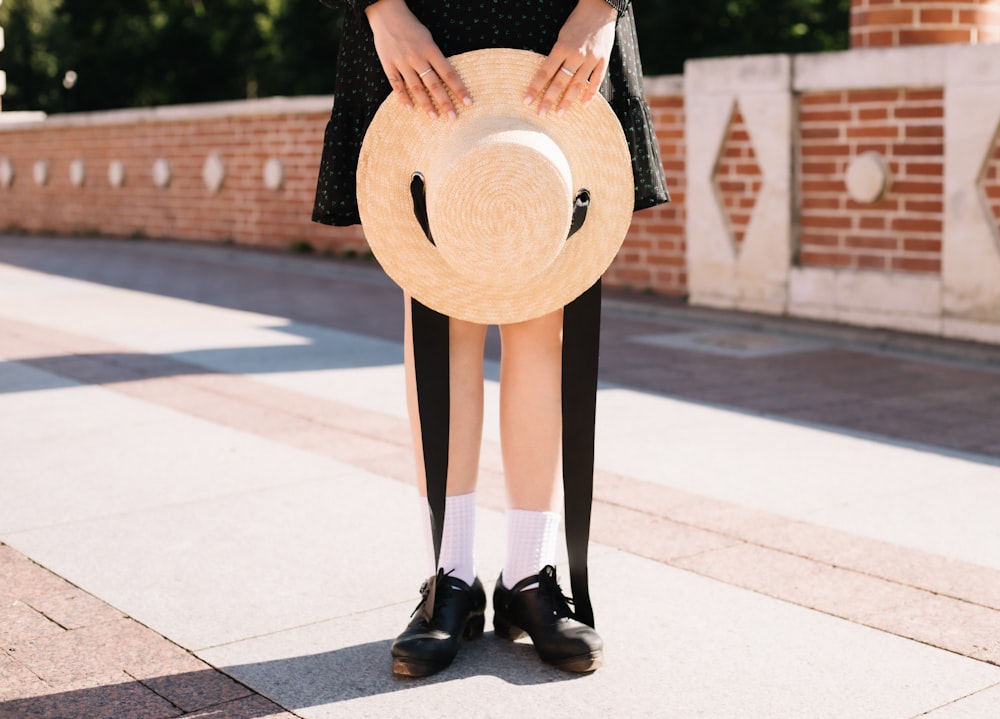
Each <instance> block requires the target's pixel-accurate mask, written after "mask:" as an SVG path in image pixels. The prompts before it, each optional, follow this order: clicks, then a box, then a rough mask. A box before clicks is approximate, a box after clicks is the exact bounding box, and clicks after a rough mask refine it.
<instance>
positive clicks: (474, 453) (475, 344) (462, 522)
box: [404, 297, 486, 584]
mask: <svg viewBox="0 0 1000 719" xmlns="http://www.w3.org/2000/svg"><path fill="white" fill-rule="evenodd" d="M410 308H411V305H410V299H409V297H407V298H406V310H405V314H406V326H405V334H404V366H405V369H406V399H407V408H408V410H409V416H410V431H411V433H412V437H413V448H414V456H415V458H416V468H417V489H418V494H419V505H420V508H419V511H420V514H421V518H422V520H424V521H425V522H426V524H425V530H426V531H425V536H426V537H427V542H428V547H429V549H428V553H429V555H430V557H431V560H430V561H431V564H433V546H432V544H431V540H430V515H429V512H428V508H427V500H426V496H427V482H426V477H425V476H424V461H423V446H422V444H421V433H420V421H419V413H418V409H417V383H416V375H415V372H414V367H413V327H412V320H411V317H410ZM448 328H449V331H448V334H449V357H448V361H449V368H450V372H449V374H450V392H451V409H450V413H449V416H450V419H449V439H448V490H447V494H448V497H447V500H446V509H445V527H444V533H443V537H442V544H441V558H440V567H441V568H442V569H443V570H444V571H445V572H449V571H451V572H453V573H454V576H457V577H458V578H460V579H462V580H463V581H464V582H466V583H467V584H471V583H472V580H473V579H474V577H475V567H474V563H473V555H472V542H473V534H474V528H475V490H476V479H477V474H478V471H479V452H480V445H481V442H482V434H483V347H484V344H485V340H486V326H485V325H477V324H472V323H471V322H463V321H461V320H455V319H450V320H449V323H448ZM434 571H435V568H434V567H433V566H431V572H430V573H433V572H434Z"/></svg>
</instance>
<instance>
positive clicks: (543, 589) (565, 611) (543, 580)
mask: <svg viewBox="0 0 1000 719" xmlns="http://www.w3.org/2000/svg"><path fill="white" fill-rule="evenodd" d="M538 592H539V594H540V595H541V596H542V597H543V598H544V599H545V600H546V601H547V603H548V605H549V607H551V609H552V614H553V616H555V617H558V618H560V619H561V618H563V617H573V616H575V612H574V611H573V609H571V608H570V605H571V604H573V599H572V597H567V596H566V595H565V594H563V591H562V589H561V588H560V587H559V582H558V581H556V568H555V567H553V566H551V565H548V566H546V567H543V568H542V570H541V571H540V572H539V573H538Z"/></svg>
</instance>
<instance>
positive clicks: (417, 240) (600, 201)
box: [358, 49, 634, 324]
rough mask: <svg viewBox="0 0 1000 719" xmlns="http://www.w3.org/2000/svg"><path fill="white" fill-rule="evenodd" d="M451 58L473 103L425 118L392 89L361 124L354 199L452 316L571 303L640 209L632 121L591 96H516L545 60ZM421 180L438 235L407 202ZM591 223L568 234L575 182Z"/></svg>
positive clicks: (495, 54) (403, 276)
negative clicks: (564, 105)
mask: <svg viewBox="0 0 1000 719" xmlns="http://www.w3.org/2000/svg"><path fill="white" fill-rule="evenodd" d="M450 59H451V62H452V63H453V65H454V66H455V68H456V70H457V71H458V73H459V74H460V75H461V76H462V80H463V81H464V82H465V83H466V86H467V87H468V88H469V91H470V92H471V93H472V97H473V98H474V103H473V104H472V106H470V107H465V106H463V105H462V104H461V103H457V105H458V107H459V117H458V119H457V120H455V121H449V120H445V119H438V120H431V119H429V118H428V117H426V115H425V114H424V113H422V112H420V111H419V110H412V111H411V110H407V109H406V108H404V107H402V105H401V104H400V103H399V102H398V101H397V100H396V99H395V98H393V97H390V98H388V99H387V100H386V102H385V103H383V105H382V107H381V108H380V109H379V111H378V113H377V114H376V115H375V118H374V120H373V121H372V124H371V126H370V128H369V130H368V133H367V135H366V136H365V142H364V146H363V147H362V150H361V157H360V160H359V163H358V207H359V209H360V212H361V221H362V226H363V227H364V230H365V235H366V237H367V239H368V243H369V245H370V246H371V249H372V252H373V253H374V254H375V256H376V258H377V259H378V260H379V262H380V263H381V265H382V267H383V268H384V269H385V271H386V273H387V274H388V275H389V276H390V277H391V278H392V279H393V280H395V282H396V283H397V284H399V285H400V287H402V288H403V289H404V291H406V292H408V293H409V294H411V295H412V296H413V297H414V298H415V299H417V300H418V301H420V302H421V303H423V304H424V305H426V306H428V307H430V308H432V309H435V310H437V311H438V312H441V313H443V314H446V315H449V316H451V317H456V318H458V319H463V320H467V321H470V322H477V323H482V324H509V323H513V322H520V321H524V320H528V319H532V318H535V317H539V316H541V315H544V314H546V313H548V312H551V311H553V310H556V309H558V308H560V307H563V306H564V305H566V304H568V303H569V302H571V301H572V300H573V299H575V298H576V297H578V296H579V295H580V294H581V293H583V292H584V291H585V290H586V289H587V288H588V287H590V286H591V285H592V284H593V283H594V282H595V281H596V280H597V279H598V278H599V277H600V276H601V274H602V273H603V272H604V270H605V269H607V267H608V265H610V264H611V261H612V260H613V259H614V256H615V254H616V253H617V252H618V249H619V248H620V247H621V243H622V240H623V239H624V237H625V233H626V232H627V231H628V226H629V223H630V221H631V216H632V206H633V202H634V189H633V182H632V165H631V159H630V155H629V150H628V146H627V144H626V142H625V137H624V133H623V132H622V130H621V126H620V124H619V123H618V119H617V118H616V117H615V115H614V113H613V112H612V110H611V108H610V107H609V106H608V105H607V103H606V102H605V101H604V100H603V98H601V97H599V96H598V97H597V98H595V99H594V101H593V102H592V103H591V104H590V105H589V106H588V107H586V108H584V107H582V105H581V104H580V103H575V104H574V105H573V107H571V108H570V109H569V110H568V111H567V112H566V113H565V114H564V115H563V116H561V117H560V116H557V115H555V113H551V114H550V115H549V116H547V117H545V118H541V117H539V116H538V114H537V111H536V107H535V106H534V105H532V106H526V105H524V103H523V102H522V97H523V95H524V91H525V89H526V88H527V86H528V82H529V81H530V80H531V77H532V76H533V74H534V73H535V71H536V70H537V68H538V66H539V65H540V64H541V62H542V60H543V59H544V58H543V57H542V56H540V55H537V54H535V53H531V52H526V51H522V50H509V49H501V50H479V51H475V52H471V53H465V54H463V55H457V56H454V57H452V58H450ZM414 172H420V173H421V174H423V175H424V177H425V179H426V186H427V211H428V216H429V220H430V228H431V232H432V235H433V238H434V244H431V242H430V241H428V239H427V237H426V235H425V234H424V232H423V230H422V229H421V227H420V224H419V223H418V222H417V220H416V218H415V216H414V213H413V202H412V198H411V194H410V180H411V176H412V175H413V173H414ZM581 189H587V190H589V192H590V195H591V201H590V207H589V210H588V213H587V217H586V222H585V223H584V224H583V227H582V228H581V229H580V230H579V231H578V232H576V233H574V234H573V235H572V236H571V237H569V239H567V238H566V237H567V233H568V231H569V226H570V220H571V217H572V207H573V201H574V197H575V195H576V193H577V192H578V191H579V190H581Z"/></svg>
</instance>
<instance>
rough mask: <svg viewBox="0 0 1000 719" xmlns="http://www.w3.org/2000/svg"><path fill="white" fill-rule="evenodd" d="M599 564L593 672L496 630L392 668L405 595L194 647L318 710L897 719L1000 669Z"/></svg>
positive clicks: (643, 571) (695, 583)
mask: <svg viewBox="0 0 1000 719" xmlns="http://www.w3.org/2000/svg"><path fill="white" fill-rule="evenodd" d="M593 571H594V577H595V580H596V581H595V584H594V599H595V602H596V606H597V609H598V623H599V628H600V630H601V632H602V636H603V637H604V639H605V642H606V645H607V658H606V659H607V663H606V666H605V667H604V668H602V669H601V670H599V671H598V672H596V673H595V674H593V675H591V676H585V677H574V676H572V675H567V674H564V673H561V672H559V671H558V670H555V669H550V668H548V667H545V666H544V665H542V664H541V663H540V662H539V661H538V659H537V657H536V656H535V655H534V651H533V650H532V649H531V648H530V646H528V645H527V644H524V643H518V644H515V645H511V644H510V643H508V642H505V641H503V640H499V639H497V638H495V637H494V636H493V635H492V632H489V631H488V632H487V634H486V635H485V636H484V637H483V638H482V639H480V640H476V641H473V642H469V643H467V644H466V645H465V646H464V647H463V649H462V651H461V653H460V655H459V657H458V659H457V660H456V663H455V664H453V665H452V667H450V668H449V669H448V670H446V671H444V672H442V673H441V674H439V675H436V676H434V677H431V678H429V679H427V680H421V681H408V680H401V679H397V678H395V677H393V676H392V674H391V673H390V668H389V656H388V647H389V642H390V639H391V637H393V636H394V635H395V634H396V633H398V631H399V630H400V627H401V626H402V623H403V621H404V619H405V616H403V611H404V610H403V608H402V607H385V608H382V609H377V610H374V611H370V612H366V613H363V614H356V615H352V616H349V617H343V618H340V619H336V620H332V621H329V622H324V623H321V624H317V625H313V626H310V627H307V628H298V629H293V630H290V631H288V632H281V633H278V634H274V635H271V636H268V637H260V638H255V639H250V640H248V641H245V642H239V643H236V644H232V645H228V646H224V647H216V648H213V649H210V650H207V651H203V652H199V656H201V657H202V658H203V659H205V660H206V661H208V662H210V663H212V664H214V665H217V666H221V667H223V669H224V671H226V672H227V673H230V674H231V675H233V676H234V677H235V678H237V679H238V680H240V681H242V682H245V683H247V684H248V685H249V686H251V687H252V688H253V689H255V690H256V691H258V692H261V693H262V694H264V695H265V696H268V697H270V698H271V699H273V700H275V701H277V702H278V703H279V704H281V705H282V706H285V707H287V708H289V709H291V710H292V711H294V712H295V713H296V714H300V715H301V716H303V717H307V718H308V719H328V718H332V717H376V716H378V717H385V716H408V717H452V716H454V717H468V716H476V717H491V716H495V717H509V716H535V715H537V712H538V711H539V707H542V706H545V707H550V708H551V707H558V714H559V715H560V716H580V717H597V716H609V715H610V716H670V717H678V718H686V717H753V718H760V719H765V718H766V719H782V718H784V717H789V718H791V717H794V718H795V719H801V717H810V719H822V718H824V717H836V718H837V719H843V717H866V719H869V718H871V719H878V718H881V717H885V718H886V719H890V718H891V719H900V718H901V717H911V716H915V715H917V714H920V713H921V712H923V711H925V710H928V709H931V708H934V707H936V706H940V703H941V701H942V700H944V701H949V700H950V699H951V698H953V697H956V696H961V695H963V692H969V691H976V690H979V689H982V688H984V687H988V686H991V685H992V684H993V683H995V682H996V680H997V679H998V678H1000V668H997V667H992V666H988V665H985V664H983V663H981V662H976V661H972V660H969V659H965V658H962V657H958V656H956V655H954V654H951V653H949V652H944V651H940V650H936V649H932V648H930V647H927V646H924V645H920V644H916V643H913V642H907V641H905V640H902V639H899V638H898V637H893V636H890V635H887V634H883V633H882V632H878V631H874V630H871V629H866V628H864V627H860V626H857V625H853V624H850V623H848V622H845V621H840V620H837V619H834V618H832V617H829V616H827V615H824V614H820V613H818V612H814V611H810V610H805V609H802V608H800V607H796V606H793V605H790V604H786V603H783V602H774V601H771V600H768V599H766V598H764V597H762V596H760V595H757V594H754V593H751V592H747V591H743V590H740V589H736V588H733V587H730V586H726V585H724V584H721V583H719V582H715V581H713V580H710V579H706V578H703V577H698V576H695V575H692V574H689V573H686V572H683V571H680V570H676V569H672V568H669V567H665V566H664V565H661V564H657V563H655V562H650V561H648V560H643V559H640V558H637V557H634V556H631V555H628V554H625V553H621V552H614V551H610V550H604V551H602V552H601V553H600V556H599V557H598V558H597V559H596V561H595V564H594V570H593ZM622 587H628V591H622V590H621V588H622ZM489 626H490V625H489V622H488V623H487V627H488V628H489ZM549 711H551V709H550V710H549Z"/></svg>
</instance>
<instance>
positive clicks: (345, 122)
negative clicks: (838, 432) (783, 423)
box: [313, 0, 668, 676]
mask: <svg viewBox="0 0 1000 719" xmlns="http://www.w3.org/2000/svg"><path fill="white" fill-rule="evenodd" d="M323 1H324V2H327V3H332V2H333V0H323ZM345 2H348V4H349V5H350V6H351V9H352V10H354V11H355V12H354V13H353V14H352V13H348V17H347V18H346V20H345V27H344V34H343V38H342V41H341V49H340V55H339V58H338V63H337V81H336V90H335V92H336V100H335V105H334V110H333V115H332V117H331V121H330V124H329V126H328V128H327V134H326V139H325V144H324V154H323V161H322V164H321V169H320V178H319V183H318V186H317V194H316V205H315V212H314V218H313V219H314V220H316V221H318V222H324V223H327V224H334V225H348V224H355V223H358V222H359V221H360V219H359V217H358V209H357V195H356V193H357V189H356V186H355V169H356V166H357V159H358V153H359V151H360V146H361V142H362V139H363V137H364V133H365V131H366V129H367V127H368V125H369V123H370V122H371V119H372V117H373V115H374V114H375V111H376V110H377V109H378V107H379V105H380V104H381V103H382V101H383V100H385V99H386V97H387V96H388V95H390V94H391V95H393V96H394V97H395V100H396V101H398V102H400V103H402V104H403V105H404V106H405V107H408V108H411V109H412V110H413V111H414V112H423V113H426V114H427V116H428V117H430V118H432V119H434V120H435V121H438V122H449V121H450V120H452V119H454V118H455V117H456V116H457V113H458V110H459V108H458V107H456V106H455V102H461V103H465V104H467V105H471V104H472V103H474V102H475V97H472V96H471V94H470V92H469V91H468V89H467V88H466V87H465V85H464V84H463V82H462V80H461V78H460V77H459V75H458V74H457V73H456V72H455V70H454V68H453V67H452V66H451V64H450V63H449V62H448V60H447V59H446V58H447V57H449V56H452V55H455V54H459V53H463V52H467V51H471V50H479V49H483V48H490V47H508V48H516V49H523V50H531V51H533V52H536V53H540V54H543V55H546V59H545V61H544V62H543V63H542V64H541V66H540V68H539V70H538V71H537V73H536V74H535V76H534V77H533V78H532V79H531V81H530V82H529V83H528V84H527V86H526V87H525V88H524V102H525V103H526V104H528V103H534V104H536V105H537V112H538V114H539V115H541V116H544V115H546V114H547V113H557V114H562V113H563V112H565V111H566V110H567V109H568V108H570V107H571V106H572V105H573V103H578V102H580V103H583V104H585V105H586V104H588V103H589V102H590V101H591V100H592V99H593V97H594V96H595V95H596V94H597V92H599V91H600V92H601V94H603V95H604V96H605V97H606V98H607V99H608V100H609V102H610V103H611V106H612V108H613V109H614V111H615V113H616V115H617V117H618V118H619V120H620V121H621V123H622V126H623V129H624V130H625V136H626V139H627V141H628V144H629V149H630V150H631V154H632V170H633V176H634V179H635V209H642V208H645V207H651V206H653V205H656V204H659V203H662V202H666V201H667V200H668V196H667V192H666V187H665V184H664V180H663V174H662V166H661V165H660V161H659V155H658V151H657V144H656V140H655V137H654V135H653V132H652V125H651V121H650V118H649V111H648V108H647V107H646V104H645V101H644V100H643V99H642V87H641V83H642V72H641V68H640V66H639V59H638V52H637V48H636V45H635V28H634V21H633V19H632V14H631V8H630V2H629V0H483V1H482V2H481V3H476V2H467V1H464V0H439V1H437V2H435V1H434V0H409V2H406V1H405V0H353V1H351V0H345ZM453 98H454V100H453ZM587 294H589V295H592V296H593V297H596V298H597V303H596V304H594V303H591V305H592V306H593V307H596V312H591V314H590V315H589V316H590V318H591V319H589V320H587V322H588V323H590V324H592V325H594V333H593V334H594V336H595V337H596V325H597V324H598V322H599V294H595V293H593V292H588V293H587ZM574 304H575V303H574ZM414 308H419V305H417V304H415V303H411V302H410V301H407V302H406V333H405V338H404V342H405V365H406V376H407V400H408V406H409V408H410V420H411V422H410V423H411V428H412V432H413V439H414V446H415V448H416V454H417V467H418V487H419V489H420V495H421V499H420V510H419V511H420V514H421V516H422V518H423V519H424V521H425V530H426V531H425V534H426V536H427V537H428V538H430V537H431V536H433V537H434V542H433V544H434V546H435V549H437V550H438V551H437V552H431V553H430V554H431V557H432V560H431V562H429V564H430V565H431V567H432V571H431V572H430V574H432V576H431V578H430V579H429V580H428V581H427V582H426V583H425V585H424V587H423V588H422V594H423V597H422V600H421V604H420V605H418V607H417V611H415V612H414V615H413V619H412V621H411V622H410V624H409V625H408V626H407V628H406V630H405V631H404V632H403V633H402V634H401V635H400V636H399V637H397V639H396V641H395V642H394V643H393V646H392V656H393V671H394V672H395V673H397V674H400V675H404V676H426V675H429V674H433V673H435V672H437V671H439V670H440V669H443V668H444V667H446V666H448V664H450V663H451V661H452V660H453V659H454V657H455V655H456V653H457V651H458V648H459V644H460V641H461V640H462V639H463V638H473V637H476V636H479V635H480V634H481V633H482V631H483V626H484V612H485V606H486V597H485V592H484V589H483V586H482V584H481V582H480V581H479V580H478V578H477V577H476V569H475V562H474V558H473V551H472V549H473V534H474V525H475V488H476V476H477V471H478V466H479V449H480V441H481V435H482V425H483V351H484V342H485V336H486V327H485V326H484V325H479V324H474V323H471V322H465V321H461V320H457V319H454V318H451V319H450V320H449V319H447V318H445V320H446V324H445V330H444V332H445V335H446V337H445V342H446V346H447V350H446V352H447V354H446V357H445V359H446V361H447V367H448V370H447V378H446V383H447V385H446V387H445V389H444V395H445V397H446V398H447V397H448V393H450V398H451V401H450V403H447V404H448V407H449V408H450V409H449V411H448V412H447V414H446V416H445V418H444V420H445V421H444V425H445V426H447V427H448V428H449V429H448V430H447V435H448V436H447V438H446V445H447V450H446V455H447V456H446V461H445V466H446V467H447V470H446V488H447V497H446V498H445V500H444V505H445V506H444V508H443V509H444V512H443V516H444V522H443V527H434V528H433V529H432V517H431V515H430V514H429V512H428V502H427V500H426V499H425V497H426V494H427V480H426V476H425V474H426V473H425V466H427V465H425V457H424V456H423V448H424V447H426V446H427V444H426V440H427V438H426V436H424V433H423V432H422V431H421V407H420V403H419V402H418V386H417V385H418V383H417V380H416V373H415V370H414V364H415V359H414V329H413V328H414V325H415V323H418V322H422V320H418V319H416V318H415V317H414V316H413V315H414V312H415V311H417V310H416V309H414ZM564 315H565V319H566V322H567V326H568V323H569V322H570V321H571V315H570V311H565V312H564V310H557V311H555V312H551V313H549V314H547V315H545V316H542V317H539V318H536V319H532V320H529V321H525V322H518V323H514V324H507V325H502V326H501V327H500V335H501V342H502V356H501V367H500V388H501V389H500V392H501V396H500V425H501V427H500V429H501V445H502V455H503V464H504V476H505V481H506V486H507V495H508V512H507V529H508V532H507V557H506V561H505V565H504V568H503V572H502V573H501V575H500V578H499V579H498V580H497V583H496V588H495V591H494V628H495V630H496V633H497V634H498V635H499V636H503V637H506V638H509V639H515V638H517V637H518V636H521V634H522V633H527V634H528V635H529V636H530V637H531V639H532V642H533V643H534V646H535V649H536V650H537V651H538V654H539V656H540V657H541V658H542V659H543V660H544V661H546V662H548V663H550V664H552V665H554V666H557V667H560V668H562V669H565V670H567V671H576V672H588V671H592V670H594V669H596V668H597V667H599V666H600V664H601V661H602V652H603V647H602V642H601V639H600V637H599V636H598V635H597V633H596V632H595V631H594V629H593V626H592V625H593V620H592V617H591V616H590V614H589V600H588V602H587V610H586V611H585V612H583V613H580V612H579V611H578V612H577V613H574V612H573V611H572V610H571V609H570V608H569V605H568V602H567V599H566V597H564V596H563V594H562V592H561V590H560V589H559V586H558V584H557V582H556V577H555V570H554V568H553V565H554V564H555V554H556V539H557V535H558V527H559V516H560V515H559V513H558V511H557V501H558V498H559V485H558V472H559V466H560V451H561V449H562V442H563V417H564V413H565V407H564V405H563V401H564V397H563V391H562V387H563V383H564V382H565V381H566V377H565V375H566V371H565V369H564V364H563V357H564V346H563V327H564ZM417 344H418V345H419V344H420V343H419V342H418V343H417ZM593 355H594V356H593V374H594V377H595V380H596V340H595V342H594V352H593ZM590 393H591V395H592V394H593V389H591V392H590ZM590 425H591V441H590V444H591V447H590V448H584V451H583V454H584V455H588V452H589V453H591V454H590V455H589V456H590V458H591V459H590V462H591V464H590V469H591V474H592V444H593V442H592V425H593V422H592V421H591V422H590ZM429 427H430V425H428V423H427V422H424V428H425V429H427V432H428V433H429V432H430V431H431V429H429ZM564 455H565V452H564ZM568 459H569V458H568V457H567V460H568ZM568 501H569V494H567V502H568ZM586 502H587V503H588V506H587V508H586V516H587V519H588V521H589V489H588V492H587V496H586ZM435 516H439V515H435ZM568 519H569V513H567V521H568ZM567 533H568V530H567ZM435 554H437V555H438V556H437V561H436V562H434V561H433V557H434V555H435ZM572 559H573V558H572V556H571V564H572ZM584 560H585V548H584ZM584 563H585V562H584ZM585 580H586V577H585V574H584V577H583V584H584V586H585ZM577 587H578V582H577V581H576V577H574V592H575V593H577V594H579V592H577ZM579 599H580V597H579V596H578V600H579ZM578 610H579V606H578ZM581 620H582V621H581Z"/></svg>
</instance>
